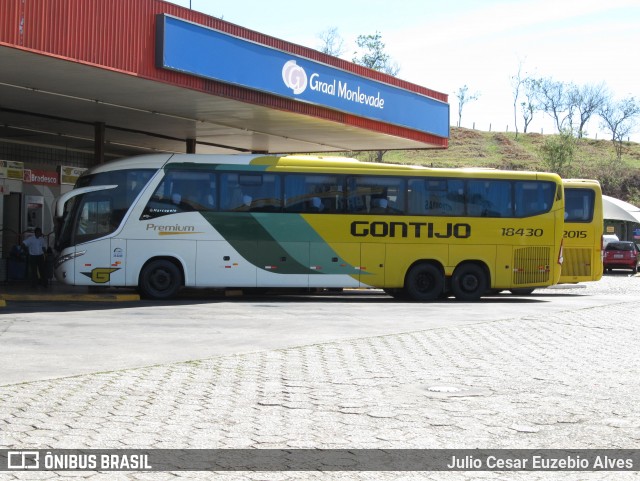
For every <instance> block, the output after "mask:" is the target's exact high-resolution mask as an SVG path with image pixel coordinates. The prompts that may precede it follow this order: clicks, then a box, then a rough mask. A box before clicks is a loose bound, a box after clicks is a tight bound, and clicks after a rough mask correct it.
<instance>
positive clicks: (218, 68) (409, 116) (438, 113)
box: [156, 15, 449, 137]
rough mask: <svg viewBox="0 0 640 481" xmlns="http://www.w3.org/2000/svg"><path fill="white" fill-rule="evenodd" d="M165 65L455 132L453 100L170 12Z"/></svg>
mask: <svg viewBox="0 0 640 481" xmlns="http://www.w3.org/2000/svg"><path fill="white" fill-rule="evenodd" d="M156 21H157V35H156V47H157V51H156V65H157V67H159V68H166V69H170V70H176V71H179V72H184V73H188V74H191V75H197V76H199V77H205V78H210V79H214V80H218V81H221V82H225V83H230V84H235V85H240V86H243V87H247V88H251V89H255V90H260V91H263V92H268V93H271V94H275V95H279V96H282V97H288V98H294V99H297V100H302V101H306V102H310V103H313V104H316V105H322V106H326V107H329V108H333V109H336V110H340V111H343V112H348V113H350V114H354V115H358V116H361V117H366V118H371V119H376V120H381V121H383V122H387V123H390V124H394V125H400V126H403V127H408V128H411V129H415V130H419V131H422V132H428V133H431V134H435V135H438V136H440V137H448V136H449V105H448V104H446V103H444V102H440V101H438V100H435V99H432V98H430V97H426V96H424V95H421V94H418V93H415V92H410V91H408V90H405V89H402V88H399V87H396V86H394V85H389V84H385V83H382V82H377V81H375V80H371V79H367V78H364V77H360V76H358V75H355V74H352V73H350V72H345V71H343V70H340V69H337V68H333V67H330V66H328V65H325V64H322V63H319V62H315V61H313V60H308V59H305V58H302V57H296V56H294V55H291V54H289V53H286V52H283V51H281V50H277V49H273V48H270V47H266V46H264V45H260V44H257V43H254V42H250V41H248V40H245V39H241V38H238V37H234V36H232V35H228V34H226V33H223V32H220V31H218V30H213V29H210V28H207V27H203V26H202V25H197V24H193V23H190V22H187V21H185V20H181V19H178V18H175V17H171V16H168V15H158V17H157V20H156Z"/></svg>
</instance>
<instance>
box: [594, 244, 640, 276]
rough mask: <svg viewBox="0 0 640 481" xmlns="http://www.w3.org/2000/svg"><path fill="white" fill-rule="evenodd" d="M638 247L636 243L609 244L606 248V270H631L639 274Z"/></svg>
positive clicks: (604, 262) (604, 260)
mask: <svg viewBox="0 0 640 481" xmlns="http://www.w3.org/2000/svg"><path fill="white" fill-rule="evenodd" d="M638 253H639V251H638V247H637V246H636V244H635V243H634V242H627V241H618V242H609V243H608V244H607V247H605V248H604V259H603V264H604V270H605V271H608V270H611V269H631V271H632V272H638Z"/></svg>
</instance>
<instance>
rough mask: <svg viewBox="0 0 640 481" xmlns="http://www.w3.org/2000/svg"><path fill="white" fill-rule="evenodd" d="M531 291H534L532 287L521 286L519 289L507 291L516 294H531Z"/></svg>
mask: <svg viewBox="0 0 640 481" xmlns="http://www.w3.org/2000/svg"><path fill="white" fill-rule="evenodd" d="M533 291H535V288H534V287H523V288H521V289H509V292H510V293H511V294H514V295H516V296H528V295H531V293H532V292H533Z"/></svg>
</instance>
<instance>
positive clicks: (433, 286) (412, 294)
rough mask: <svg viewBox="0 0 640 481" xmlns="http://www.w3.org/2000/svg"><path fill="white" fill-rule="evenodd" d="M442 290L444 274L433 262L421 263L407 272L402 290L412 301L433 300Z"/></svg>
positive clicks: (437, 297) (438, 296)
mask: <svg viewBox="0 0 640 481" xmlns="http://www.w3.org/2000/svg"><path fill="white" fill-rule="evenodd" d="M443 291H444V275H443V273H442V272H441V270H440V269H438V268H437V267H436V266H434V265H433V264H428V263H426V262H425V263H421V264H417V265H415V266H413V267H412V268H411V269H410V270H409V272H408V273H407V277H406V279H405V283H404V292H405V294H406V295H407V297H409V298H410V299H413V300H414V301H434V300H436V299H439V298H440V296H441V295H442V292H443Z"/></svg>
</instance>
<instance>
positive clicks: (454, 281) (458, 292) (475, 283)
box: [451, 264, 489, 301]
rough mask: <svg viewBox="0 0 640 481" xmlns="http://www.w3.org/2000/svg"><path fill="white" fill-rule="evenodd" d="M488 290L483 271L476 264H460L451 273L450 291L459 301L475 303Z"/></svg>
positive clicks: (487, 281) (486, 277) (485, 275)
mask: <svg viewBox="0 0 640 481" xmlns="http://www.w3.org/2000/svg"><path fill="white" fill-rule="evenodd" d="M488 289H489V279H488V276H487V274H486V272H485V270H484V269H483V268H482V267H480V266H479V265H477V264H462V265H460V266H458V267H457V268H456V270H455V271H453V276H452V277H451V290H452V291H453V295H454V296H455V297H456V299H457V300H459V301H477V300H478V299H480V298H481V297H482V296H483V295H484V294H485V293H486V292H487V290H488Z"/></svg>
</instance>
